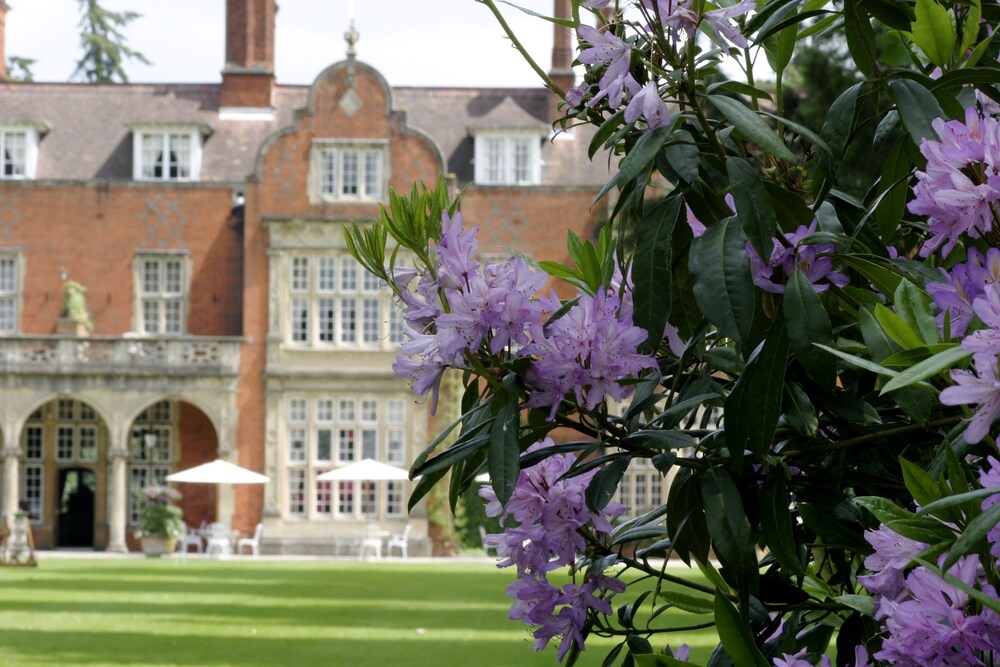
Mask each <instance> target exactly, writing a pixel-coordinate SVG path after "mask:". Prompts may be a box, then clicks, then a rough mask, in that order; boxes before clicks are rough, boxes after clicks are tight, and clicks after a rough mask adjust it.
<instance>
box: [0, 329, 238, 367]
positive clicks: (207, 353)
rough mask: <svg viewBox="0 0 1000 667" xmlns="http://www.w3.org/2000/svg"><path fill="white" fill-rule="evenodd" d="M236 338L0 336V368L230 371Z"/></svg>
mask: <svg viewBox="0 0 1000 667" xmlns="http://www.w3.org/2000/svg"><path fill="white" fill-rule="evenodd" d="M243 340H244V339H242V338H233V337H226V338H209V337H202V336H196V337H182V338H154V337H146V336H143V337H136V338H117V337H105V336H87V337H82V338H77V337H67V336H4V337H0V373H33V374H62V375H99V374H105V373H124V374H135V375H149V374H168V375H236V373H237V370H238V368H239V363H240V343H241V342H243Z"/></svg>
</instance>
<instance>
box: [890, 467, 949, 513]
mask: <svg viewBox="0 0 1000 667" xmlns="http://www.w3.org/2000/svg"><path fill="white" fill-rule="evenodd" d="M899 465H900V466H901V467H902V470H903V483H904V484H906V490H907V491H909V492H910V495H911V496H913V499H914V500H916V501H917V504H918V505H921V506H924V505H929V504H931V503H932V502H934V501H935V500H938V499H939V498H941V488H940V487H939V486H938V483H937V481H935V479H934V478H933V477H931V476H930V475H928V474H927V473H926V472H925V471H924V470H923V469H922V468H920V467H919V466H917V465H915V464H913V463H910V462H909V461H907V460H906V459H904V458H903V457H900V458H899Z"/></svg>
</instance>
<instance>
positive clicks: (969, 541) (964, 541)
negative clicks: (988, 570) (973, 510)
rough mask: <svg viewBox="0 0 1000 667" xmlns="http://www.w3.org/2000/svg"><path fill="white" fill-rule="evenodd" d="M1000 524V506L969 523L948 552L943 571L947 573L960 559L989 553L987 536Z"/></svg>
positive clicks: (995, 506)
mask: <svg viewBox="0 0 1000 667" xmlns="http://www.w3.org/2000/svg"><path fill="white" fill-rule="evenodd" d="M998 523H1000V505H994V506H993V507H991V508H989V509H988V510H986V511H985V512H983V513H982V514H980V515H979V516H977V517H976V518H975V519H973V520H972V521H970V522H969V525H968V526H966V527H965V530H963V531H962V534H961V535H959V536H958V539H957V540H955V543H954V544H953V545H952V546H951V550H950V551H949V552H948V557H947V558H945V560H944V563H943V564H942V565H941V569H943V570H945V571H947V570H948V569H949V568H950V567H951V566H952V565H954V564H955V563H956V562H957V561H958V559H959V558H961V557H962V556H965V555H967V554H970V553H974V552H982V553H988V552H989V545H987V543H986V534H987V533H989V532H990V531H991V530H993V529H994V528H996V526H997V524H998Z"/></svg>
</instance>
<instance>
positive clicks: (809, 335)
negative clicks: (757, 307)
mask: <svg viewBox="0 0 1000 667" xmlns="http://www.w3.org/2000/svg"><path fill="white" fill-rule="evenodd" d="M782 309H783V311H784V314H785V327H786V329H787V331H788V344H789V347H791V349H792V352H794V353H795V356H796V357H797V358H798V360H799V362H800V363H801V364H802V366H803V367H804V368H805V369H806V371H808V373H809V375H810V377H812V378H813V379H814V380H815V381H816V382H817V384H819V385H820V386H821V387H824V388H826V389H832V388H833V384H834V382H835V381H836V378H837V366H836V363H835V361H834V359H833V357H831V356H830V355H829V354H827V353H826V352H823V351H822V350H819V349H817V348H815V347H814V346H813V345H814V343H822V344H826V345H830V344H832V343H833V329H832V325H831V324H830V316H829V315H828V314H827V312H826V309H825V308H824V307H823V304H822V302H821V301H820V300H819V296H817V294H816V292H815V291H814V290H813V288H812V284H810V282H809V279H808V278H806V277H805V275H803V274H802V272H801V271H799V270H798V269H796V270H795V271H794V273H792V275H791V277H790V278H789V279H788V282H787V283H786V284H785V297H784V299H782Z"/></svg>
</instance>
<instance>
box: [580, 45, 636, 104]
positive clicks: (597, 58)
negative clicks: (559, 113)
mask: <svg viewBox="0 0 1000 667" xmlns="http://www.w3.org/2000/svg"><path fill="white" fill-rule="evenodd" d="M577 31H578V32H579V35H580V39H581V40H582V41H583V42H586V43H587V44H588V46H587V48H585V49H583V50H582V51H580V55H579V57H578V58H579V60H580V62H581V63H583V64H585V65H597V66H601V65H604V64H607V68H606V69H605V70H604V74H603V75H602V76H601V80H600V83H599V84H598V91H597V94H596V95H595V96H594V97H593V98H592V99H591V100H590V101H589V102H588V103H587V104H588V105H589V106H594V105H596V104H597V103H598V102H599V101H600V100H601V99H603V98H604V97H607V98H608V107H610V108H611V109H617V108H618V107H620V106H621V103H622V95H623V94H624V93H625V92H628V93H629V94H630V95H635V94H636V93H638V92H639V82H637V81H636V80H635V79H634V78H633V77H632V74H631V73H629V63H630V60H631V58H632V47H631V46H629V45H628V44H626V43H625V42H624V41H622V40H621V39H619V38H618V37H616V36H615V35H612V34H610V33H608V32H606V31H600V30H596V29H594V28H591V27H590V26H588V25H581V26H580V27H579V28H578V29H577Z"/></svg>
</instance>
